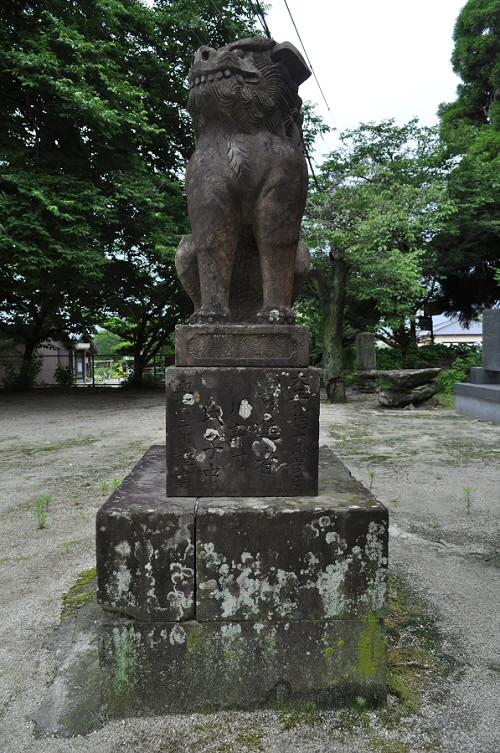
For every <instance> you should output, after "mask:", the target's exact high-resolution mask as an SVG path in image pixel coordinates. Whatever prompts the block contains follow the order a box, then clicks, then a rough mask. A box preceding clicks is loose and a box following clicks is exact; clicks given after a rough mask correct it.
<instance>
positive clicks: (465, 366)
mask: <svg viewBox="0 0 500 753" xmlns="http://www.w3.org/2000/svg"><path fill="white" fill-rule="evenodd" d="M471 366H481V353H480V352H479V351H478V350H474V351H471V352H469V353H468V354H467V355H464V356H459V357H458V358H457V359H456V360H455V361H454V362H453V364H452V366H451V367H450V368H449V369H446V371H443V372H442V373H441V374H440V375H439V379H440V381H441V392H442V393H444V394H445V395H453V393H454V390H455V385H456V384H457V382H468V381H469V375H470V369H471Z"/></svg>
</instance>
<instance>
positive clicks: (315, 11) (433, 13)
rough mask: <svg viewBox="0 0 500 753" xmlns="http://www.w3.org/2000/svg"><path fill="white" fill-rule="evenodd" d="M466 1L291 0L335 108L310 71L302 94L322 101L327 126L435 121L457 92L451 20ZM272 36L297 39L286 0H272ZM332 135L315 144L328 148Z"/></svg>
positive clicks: (297, 43) (431, 122) (290, 4)
mask: <svg viewBox="0 0 500 753" xmlns="http://www.w3.org/2000/svg"><path fill="white" fill-rule="evenodd" d="M464 4H465V0H288V5H289V7H290V10H291V11H292V14H293V16H294V19H295V22H296V24H297V27H298V30H299V33H300V35H301V37H302V40H303V42H304V45H305V48H306V50H307V53H308V55H309V58H310V60H311V63H312V65H313V67H314V70H315V72H316V75H317V77H318V79H319V82H320V84H321V87H322V89H323V91H324V93H325V96H326V99H327V101H328V103H329V105H330V112H328V110H327V109H326V106H325V104H324V102H323V100H322V97H321V94H320V92H319V90H318V87H317V85H316V83H315V82H314V80H313V79H312V78H311V79H309V80H308V81H306V83H305V84H303V85H302V86H301V89H300V94H301V97H302V99H304V100H311V101H313V102H316V103H317V104H318V111H319V112H320V113H321V115H322V116H323V118H324V119H325V120H326V121H327V123H328V124H329V125H330V126H333V127H335V128H338V129H340V130H343V129H344V128H352V127H355V126H357V125H358V123H360V122H362V121H365V122H366V121H368V120H374V121H379V120H383V119H384V118H391V117H394V118H395V119H396V120H397V121H398V122H400V123H403V122H405V121H407V120H409V119H410V118H412V117H413V116H417V117H418V118H419V119H420V121H421V123H422V124H423V125H431V124H433V123H436V122H437V116H436V112H437V108H438V106H439V104H440V103H441V102H447V101H450V100H453V99H454V98H455V93H456V87H457V83H458V82H459V79H458V78H457V76H455V74H454V73H453V70H452V67H451V63H450V57H451V52H452V49H453V40H452V34H453V26H454V24H455V20H456V18H457V16H458V14H459V12H460V10H461V9H462V7H463V6H464ZM267 21H268V25H269V28H270V30H271V34H272V35H273V38H274V39H276V40H277V41H278V42H283V41H285V40H288V41H289V42H292V43H293V44H295V45H296V46H297V47H298V48H299V49H300V43H299V41H298V39H297V35H296V33H295V31H294V28H293V26H292V22H291V20H290V17H289V16H288V13H287V10H286V7H285V3H284V2H283V0H272V3H271V9H270V10H269V12H268V14H267ZM334 142H335V137H334V136H332V135H330V136H328V137H326V138H325V143H324V144H321V143H318V145H317V146H318V147H319V148H318V152H320V153H321V152H324V151H328V148H329V146H333V144H334Z"/></svg>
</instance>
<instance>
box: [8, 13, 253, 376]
mask: <svg viewBox="0 0 500 753" xmlns="http://www.w3.org/2000/svg"><path fill="white" fill-rule="evenodd" d="M250 8H251V5H250V3H249V2H243V0H242V1H239V0H218V2H217V6H216V7H215V9H214V5H213V3H211V2H209V0H192V1H190V2H188V0H176V2H166V1H164V2H158V3H157V6H156V7H154V8H149V7H147V6H145V5H144V4H143V3H142V2H140V0H79V1H78V2H76V0H46V2H44V3H36V2H32V0H19V2H17V3H11V4H7V5H5V4H4V5H3V6H2V11H1V14H2V15H1V19H0V20H1V22H2V23H1V25H0V69H1V70H0V86H1V88H2V93H3V107H2V108H1V111H0V160H1V163H0V164H1V172H0V209H1V217H2V219H1V223H0V335H2V336H3V337H4V338H5V337H8V338H13V339H15V340H16V341H18V342H21V343H22V344H23V346H24V361H23V362H24V363H25V364H26V365H27V366H28V365H29V364H30V362H31V359H32V356H33V353H34V352H35V351H36V348H37V346H38V345H39V344H40V342H42V341H43V340H45V339H47V338H48V337H51V336H52V335H54V334H56V333H58V332H60V330H61V329H64V330H67V331H78V330H82V329H87V328H89V327H90V326H91V325H92V324H93V323H94V322H95V321H96V320H98V318H99V317H102V316H103V315H104V314H105V312H107V311H108V312H110V309H109V301H107V300H105V298H104V296H103V295H102V291H103V290H108V291H109V290H110V289H111V286H110V285H108V284H105V279H107V277H108V275H109V274H110V273H112V270H113V269H114V267H113V262H114V261H115V260H116V259H122V260H128V262H129V264H130V265H132V266H131V268H130V269H129V273H128V274H129V276H130V277H133V276H134V269H133V268H132V267H133V264H134V261H135V259H137V258H139V257H141V258H142V259H144V255H145V254H147V252H148V250H150V249H152V248H153V246H155V244H156V246H155V248H154V250H153V251H151V253H152V254H153V262H152V263H153V267H154V264H155V262H154V258H155V257H156V255H157V254H158V253H163V250H162V248H161V247H159V246H158V243H159V241H158V239H159V238H161V236H162V233H163V232H165V230H166V229H168V233H169V238H168V239H167V241H166V242H165V240H163V241H162V244H163V246H165V245H167V246H168V247H169V248H173V247H174V246H175V243H174V242H173V241H172V237H173V236H174V235H175V238H176V240H179V239H180V236H181V234H182V232H183V231H184V227H185V214H186V213H185V209H184V211H183V218H182V220H181V221H180V222H179V211H178V206H177V204H176V206H175V208H174V212H173V214H171V212H170V206H169V200H170V198H171V196H172V194H176V195H179V192H180V190H181V189H180V187H179V186H178V188H177V189H176V190H174V189H173V188H172V186H173V184H175V183H177V184H179V177H180V172H181V170H182V168H183V165H184V163H185V159H186V157H187V156H188V154H189V153H190V151H191V148H192V134H191V128H190V124H189V119H188V117H187V113H186V112H185V109H184V104H185V102H186V99H187V88H186V82H185V78H186V73H187V70H188V68H189V66H190V63H191V60H192V57H193V54H194V50H195V49H196V48H197V47H198V46H199V44H200V41H204V42H210V41H211V40H213V41H214V43H216V44H218V43H220V42H222V41H224V40H227V39H228V38H230V37H232V36H233V35H237V34H239V33H246V32H247V31H248V29H249V21H250V19H251V17H252V16H251V11H250ZM139 218H140V219H141V221H143V220H144V219H145V218H146V224H147V227H148V231H147V232H148V236H147V237H146V233H145V232H144V229H140V232H138V229H137V223H138V220H139ZM174 220H175V222H177V223H178V224H177V226H176V229H175V231H174V224H175V222H174ZM138 236H140V240H139V247H138V248H136V246H135V245H134V244H135V243H136V240H137V237H138ZM152 237H154V238H155V243H152V241H151V238H152ZM110 262H111V263H110ZM141 264H142V262H141ZM155 273H156V272H155V271H154V269H153V268H152V275H153V276H154V274H155ZM141 274H142V267H141ZM25 371H26V374H28V372H29V369H28V368H26V369H25Z"/></svg>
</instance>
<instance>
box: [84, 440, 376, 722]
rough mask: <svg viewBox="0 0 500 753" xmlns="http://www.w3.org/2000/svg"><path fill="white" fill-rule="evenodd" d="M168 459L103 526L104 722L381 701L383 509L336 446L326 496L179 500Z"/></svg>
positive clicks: (131, 489) (112, 504) (145, 466)
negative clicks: (130, 713)
mask: <svg viewBox="0 0 500 753" xmlns="http://www.w3.org/2000/svg"><path fill="white" fill-rule="evenodd" d="M163 449H164V448H162V447H153V448H151V449H150V450H149V451H148V453H146V455H145V456H144V458H143V459H142V460H141V461H140V463H139V464H138V465H137V466H136V467H135V469H134V470H133V471H132V473H131V474H130V476H129V477H128V478H127V479H126V480H125V482H124V483H123V484H122V486H121V487H120V489H118V490H117V491H115V492H114V494H113V495H112V497H111V498H110V499H109V500H108V501H107V502H106V504H105V505H104V506H103V507H102V508H101V510H100V511H99V514H98V520H97V552H98V568H99V576H98V601H99V603H100V604H101V605H102V606H104V607H105V609H106V611H107V612H112V613H114V615H113V614H110V615H109V616H108V617H107V618H106V620H104V622H103V623H102V625H101V627H99V635H100V638H99V652H100V667H101V669H100V671H101V673H102V681H101V683H100V687H101V692H102V693H103V699H104V700H103V703H104V705H105V707H106V708H107V711H108V713H109V714H110V715H111V716H113V715H123V714H124V713H125V710H126V709H132V708H133V709H134V713H137V712H138V711H147V712H151V711H153V712H163V713H164V712H179V711H192V710H202V709H206V708H231V707H239V708H253V707H256V706H261V705H273V704H274V703H276V702H278V703H279V702H282V701H284V700H288V699H292V698H313V699H315V700H316V701H318V702H320V703H324V704H326V705H331V704H335V703H339V702H345V701H346V700H348V699H350V698H353V697H355V696H356V695H362V696H364V697H366V698H370V699H373V700H383V699H384V697H385V637H384V625H383V617H384V614H385V607H386V576H387V538H388V530H387V528H388V516H387V510H386V508H385V507H384V506H383V505H382V504H380V503H379V502H378V501H377V500H376V499H375V497H373V495H372V494H371V492H369V491H368V490H367V489H365V488H364V487H363V486H362V485H361V484H360V483H359V482H357V481H356V480H355V479H354V478H353V477H352V476H351V475H350V474H349V472H348V471H347V470H346V468H345V467H344V466H343V465H342V463H340V461H339V460H338V459H337V458H336V457H335V456H334V455H333V453H332V452H331V451H330V450H328V449H327V448H322V450H321V458H320V487H319V494H318V496H302V497H286V496H280V497H231V498H230V497H227V498H218V497H214V498H211V499H203V500H198V501H196V500H195V499H194V498H184V499H179V498H176V499H171V498H169V497H166V496H165V491H164V490H165V457H164V451H163ZM117 613H121V614H123V615H125V616H123V617H122V616H119V615H118V614H117ZM130 615H133V616H135V617H136V619H135V620H131V619H130V618H127V616H130ZM120 673H121V674H120ZM124 674H125V676H123V677H122V682H121V686H120V687H119V688H118V689H117V685H116V678H117V676H118V675H119V676H121V675H124Z"/></svg>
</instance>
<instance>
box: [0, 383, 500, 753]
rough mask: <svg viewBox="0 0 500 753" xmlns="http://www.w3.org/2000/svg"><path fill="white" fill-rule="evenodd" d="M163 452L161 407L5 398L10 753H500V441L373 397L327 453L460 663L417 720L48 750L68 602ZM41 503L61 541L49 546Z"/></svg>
mask: <svg viewBox="0 0 500 753" xmlns="http://www.w3.org/2000/svg"><path fill="white" fill-rule="evenodd" d="M163 441H164V408H163V396H162V395H160V394H158V393H145V394H134V393H125V392H119V391H116V392H107V391H106V392H104V391H103V392H102V393H97V394H95V393H90V392H85V391H76V392H74V393H65V394H62V393H57V392H37V393H33V394H29V395H22V396H8V395H0V466H1V475H0V536H1V538H0V540H1V541H2V547H1V551H0V583H1V587H0V604H1V607H0V609H1V611H0V753H18V752H19V753H21V752H22V753H31V752H33V753H72V752H73V751H75V752H76V751H78V752H80V751H82V752H83V751H85V752H86V753H115V751H130V752H131V753H133V752H134V751H137V752H139V751H141V753H150V752H151V753H153V751H154V752H155V753H157V752H161V753H184V751H186V752H187V751H190V752H191V751H207V753H209V752H210V753H212V752H213V753H236V751H238V753H239V752H240V751H242V753H246V751H259V750H260V751H265V752H266V753H267V752H269V753H274V752H276V753H291V752H292V751H293V752H294V753H295V752H296V751H300V752H301V753H320V752H321V753H323V752H327V751H328V752H329V751H332V752H335V753H344V752H345V753H354V752H356V753H361V751H381V752H382V753H424V751H427V753H429V751H430V752H431V753H434V751H436V753H438V751H443V753H459V752H460V753H468V752H469V751H470V753H498V751H500V730H499V727H500V650H499V649H500V641H499V634H500V575H499V564H500V551H499V550H500V543H499V541H500V537H499V512H500V427H498V426H493V425H491V424H488V423H484V422H479V421H476V420H474V419H468V418H459V417H457V416H455V415H454V413H453V412H452V411H447V410H443V409H426V410H424V409H422V410H417V411H382V410H379V409H378V408H377V406H376V404H375V402H374V400H373V398H370V397H368V398H366V397H364V398H362V399H359V398H358V399H354V400H353V401H352V402H350V403H348V404H346V405H345V406H327V405H324V406H323V409H322V431H321V442H322V443H326V444H329V445H331V446H332V447H333V448H334V449H335V451H336V452H337V453H338V454H339V455H340V457H341V458H342V459H343V460H344V462H345V463H346V464H347V465H348V467H349V469H350V470H351V471H352V473H353V474H354V475H355V476H356V477H357V478H359V479H360V480H362V481H363V482H364V483H366V484H370V483H371V484H372V485H373V491H374V492H375V494H376V495H377V496H378V497H379V498H380V499H381V500H382V501H384V502H385V503H387V504H388V506H389V508H390V511H391V521H392V526H391V554H390V565H391V568H392V569H393V571H394V572H396V573H400V574H402V575H404V576H405V577H406V578H407V580H408V581H409V583H410V585H411V586H412V587H413V588H414V589H415V590H416V591H417V592H419V593H421V594H423V596H424V597H425V598H426V599H427V601H428V603H429V605H430V606H429V608H430V611H431V612H432V613H433V614H434V615H435V616H437V617H438V618H439V621H440V629H441V632H442V634H443V637H444V648H445V649H446V650H447V651H448V652H449V653H451V654H452V655H453V656H454V657H455V659H456V661H457V667H458V669H457V671H456V672H454V673H453V676H452V678H451V679H449V678H448V679H447V680H444V679H442V680H441V679H440V680H436V686H435V687H432V688H430V689H429V693H428V694H427V695H426V697H425V699H424V703H423V705H422V706H421V708H420V709H419V711H418V713H417V714H415V715H414V717H413V718H408V719H406V720H403V722H402V723H401V726H400V728H398V729H397V730H395V731H391V732H389V733H387V735H386V733H385V732H384V730H382V731H381V728H380V727H377V730H378V731H377V734H376V735H374V734H373V732H370V729H369V725H370V724H372V723H373V724H375V726H377V724H378V721H377V719H378V717H377V715H376V713H372V712H367V713H366V714H364V715H363V719H360V720H356V719H354V720H353V719H352V718H351V717H349V718H347V717H348V715H346V714H345V713H343V712H333V711H332V712H325V713H321V714H319V715H316V716H315V717H314V718H311V719H304V720H302V721H304V723H300V722H301V720H298V723H294V724H288V723H287V720H286V718H285V719H284V718H283V716H282V715H281V716H280V715H279V714H275V713H274V712H271V711H266V712H254V713H228V712H227V713H221V714H213V715H198V716H182V717H160V718H155V719H130V720H126V721H124V722H113V723H109V724H107V725H106V726H105V727H104V728H103V729H101V730H99V731H97V732H95V733H93V734H91V735H88V736H87V737H81V738H72V739H69V740H62V739H36V738H35V737H34V735H33V725H32V723H31V721H30V720H31V716H32V714H33V713H34V711H35V709H36V708H37V706H38V705H39V703H40V701H41V699H42V698H43V695H44V691H45V688H46V685H47V683H48V682H49V681H50V679H51V677H52V676H53V673H54V671H55V668H56V661H55V657H54V656H53V655H52V654H51V652H50V651H48V650H47V649H46V648H45V646H46V645H47V642H48V640H49V638H50V636H51V635H52V634H53V631H54V628H55V627H56V626H57V624H58V622H59V619H60V607H61V595H62V593H64V592H65V591H67V590H68V588H69V587H70V586H71V585H72V583H74V581H75V579H76V577H77V575H78V573H79V572H81V571H82V570H85V569H87V568H90V567H92V566H93V565H94V521H95V513H96V511H97V509H98V508H99V506H100V505H101V504H102V503H103V501H104V500H105V498H106V496H107V495H108V494H109V490H110V488H111V487H112V484H113V480H114V479H121V478H123V477H124V476H125V475H126V473H127V472H128V471H129V470H130V468H131V467H132V466H133V465H134V463H135V462H136V461H137V460H138V458H139V457H140V456H141V454H142V453H143V452H144V451H145V450H146V449H147V448H148V447H149V446H150V445H151V444H153V443H156V444H158V443H163ZM43 494H50V495H51V501H50V504H49V513H48V528H47V529H46V530H39V529H38V528H37V519H36V516H35V513H34V500H35V499H36V498H38V497H40V496H41V495H43ZM467 508H469V510H467ZM439 691H441V692H439ZM347 721H348V722H349V724H348V725H347V724H346V722H347ZM385 735H386V736H385Z"/></svg>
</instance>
